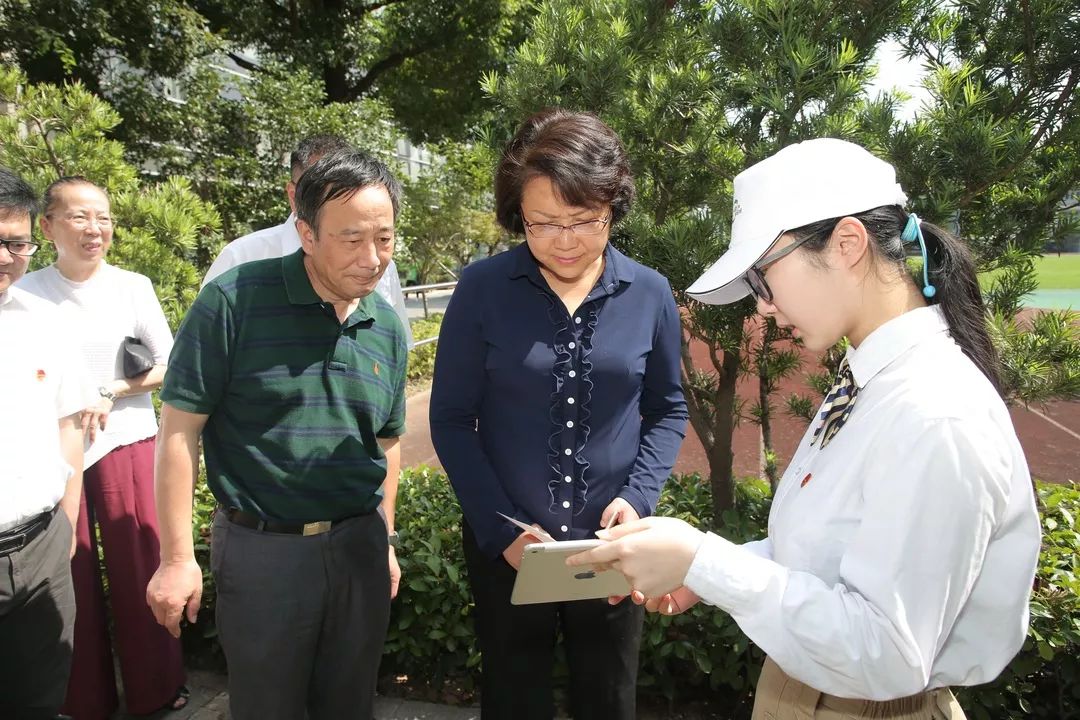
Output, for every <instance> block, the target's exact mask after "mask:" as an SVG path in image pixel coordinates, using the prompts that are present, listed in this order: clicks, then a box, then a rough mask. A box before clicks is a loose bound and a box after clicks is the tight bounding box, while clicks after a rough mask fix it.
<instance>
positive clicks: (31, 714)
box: [0, 510, 75, 720]
mask: <svg viewBox="0 0 1080 720" xmlns="http://www.w3.org/2000/svg"><path fill="white" fill-rule="evenodd" d="M71 534H72V530H71V523H70V522H68V519H67V515H65V514H64V513H63V512H62V511H60V510H57V511H56V514H55V515H53V518H52V521H51V522H50V523H49V527H48V528H46V529H45V530H43V531H42V532H41V534H39V535H38V536H37V537H36V538H34V540H33V541H32V542H31V543H30V544H29V545H27V546H26V547H24V548H23V549H21V550H18V551H17V552H13V553H11V554H10V555H7V556H6V557H3V558H0V718H4V719H5V720H37V718H51V717H53V716H55V715H56V713H57V712H58V711H59V710H60V706H61V705H62V704H63V702H64V695H65V693H67V684H68V673H69V672H70V670H71V641H72V634H73V632H74V627H75V590H74V588H73V587H72V584H71V561H70V559H69V553H70V551H71Z"/></svg>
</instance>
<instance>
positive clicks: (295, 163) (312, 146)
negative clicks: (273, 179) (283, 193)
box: [289, 134, 356, 175]
mask: <svg viewBox="0 0 1080 720" xmlns="http://www.w3.org/2000/svg"><path fill="white" fill-rule="evenodd" d="M355 149H356V148H354V147H353V146H352V145H351V144H349V142H348V141H347V140H346V139H345V138H343V137H341V136H340V135H329V134H323V135H312V136H310V137H306V138H304V139H303V140H301V141H300V144H299V145H297V146H296V149H295V150H293V151H292V155H290V156H289V172H290V173H291V174H292V175H296V173H297V172H301V173H302V172H304V171H305V170H307V169H308V168H309V167H311V165H312V163H314V162H315V161H316V160H318V159H319V158H321V157H322V156H323V155H327V154H329V153H334V152H348V151H350V150H355Z"/></svg>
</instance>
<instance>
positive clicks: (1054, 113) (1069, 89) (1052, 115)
mask: <svg viewBox="0 0 1080 720" xmlns="http://www.w3.org/2000/svg"><path fill="white" fill-rule="evenodd" d="M1077 80H1080V75H1078V74H1077V71H1076V70H1071V71H1070V72H1069V80H1068V81H1067V82H1066V83H1065V87H1064V88H1062V90H1061V93H1060V94H1059V95H1058V97H1057V100H1055V101H1054V105H1053V107H1052V108H1051V109H1050V112H1048V113H1047V114H1046V117H1045V118H1044V119H1043V122H1042V125H1040V126H1039V130H1038V132H1036V133H1035V136H1034V137H1033V138H1031V140H1029V141H1028V144H1027V147H1025V148H1024V151H1023V152H1022V153H1021V154H1020V157H1018V158H1016V160H1015V161H1014V162H1013V163H1012V164H1010V165H1009V166H1008V167H1007V168H1005V169H1004V170H1001V171H999V172H996V173H994V174H993V175H992V176H991V177H989V178H987V179H986V180H985V181H984V182H981V183H979V184H978V185H976V186H975V187H974V188H972V189H970V190H968V191H967V192H966V193H964V194H963V195H962V196H961V197H960V200H959V203H958V207H961V208H965V207H967V206H968V205H969V204H970V203H971V201H972V200H974V199H975V198H976V197H977V196H978V195H979V194H981V193H982V192H984V191H985V190H986V189H987V188H988V187H990V186H991V185H993V184H994V183H996V182H997V181H998V180H1000V179H1001V178H1003V177H1008V176H1009V175H1011V174H1012V173H1013V172H1015V171H1016V168H1018V167H1020V164H1021V163H1023V162H1024V161H1025V160H1027V159H1028V158H1029V157H1031V154H1032V153H1033V152H1035V149H1036V148H1038V147H1039V143H1041V142H1042V141H1043V138H1044V137H1045V136H1046V133H1048V132H1050V127H1051V126H1052V125H1053V124H1054V121H1055V120H1056V119H1057V118H1058V116H1059V115H1060V113H1061V110H1062V107H1063V106H1064V105H1065V103H1066V102H1067V101H1068V100H1069V98H1070V97H1071V96H1072V94H1073V90H1075V89H1076V83H1077Z"/></svg>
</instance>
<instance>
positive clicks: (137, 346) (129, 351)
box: [120, 337, 154, 378]
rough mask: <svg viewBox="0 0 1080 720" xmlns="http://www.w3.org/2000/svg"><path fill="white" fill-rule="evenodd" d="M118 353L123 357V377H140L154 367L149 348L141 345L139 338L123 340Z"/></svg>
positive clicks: (152, 355)
mask: <svg viewBox="0 0 1080 720" xmlns="http://www.w3.org/2000/svg"><path fill="white" fill-rule="evenodd" d="M120 352H121V354H122V355H123V363H124V377H126V378H133V377H135V376H137V375H142V374H143V373H145V372H147V371H148V370H150V368H152V367H154V354H153V353H151V352H150V348H148V347H146V346H145V345H143V344H142V340H139V338H136V337H126V338H124V342H123V344H121V345H120Z"/></svg>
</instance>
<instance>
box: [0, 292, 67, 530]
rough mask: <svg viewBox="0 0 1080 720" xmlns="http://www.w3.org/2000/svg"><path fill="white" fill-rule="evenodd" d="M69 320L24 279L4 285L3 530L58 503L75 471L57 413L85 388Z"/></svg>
mask: <svg viewBox="0 0 1080 720" xmlns="http://www.w3.org/2000/svg"><path fill="white" fill-rule="evenodd" d="M62 327H63V324H62V322H61V320H60V318H59V315H58V313H57V311H56V309H55V308H54V307H53V306H52V305H50V304H49V303H47V302H45V301H44V300H40V299H39V298H36V297H34V296H33V295H30V294H29V293H26V292H23V291H22V290H20V289H19V288H17V287H10V288H8V289H7V291H6V292H4V293H0V378H2V379H3V380H2V382H3V385H2V387H3V398H4V412H3V413H0V468H2V469H0V531H3V530H7V529H9V528H12V527H15V526H16V525H19V524H21V523H23V522H25V521H26V520H29V519H30V518H32V517H33V516H35V515H39V514H41V513H42V512H45V511H46V510H50V509H52V508H53V507H55V506H56V503H58V502H59V501H60V498H61V497H63V495H64V488H65V485H66V484H67V481H68V478H69V477H71V473H72V468H71V466H70V465H68V464H67V462H65V461H64V458H63V455H62V454H61V450H60V429H59V425H58V421H59V419H60V418H65V417H67V416H68V415H72V414H74V413H77V412H79V411H80V410H82V409H83V407H85V402H86V396H85V395H84V394H83V392H82V389H81V386H80V384H79V378H78V370H77V367H76V365H75V361H76V359H77V352H78V350H77V348H75V347H74V346H71V347H69V346H68V344H67V343H66V338H65V336H64V334H63V330H62Z"/></svg>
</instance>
